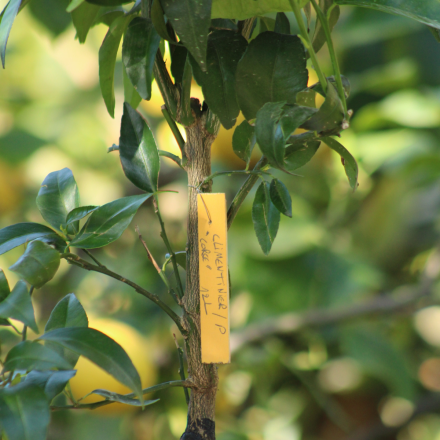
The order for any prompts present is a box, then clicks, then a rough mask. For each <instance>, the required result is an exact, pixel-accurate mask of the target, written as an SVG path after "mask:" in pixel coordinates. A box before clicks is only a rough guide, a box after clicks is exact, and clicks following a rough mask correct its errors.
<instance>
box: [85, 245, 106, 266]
mask: <svg viewBox="0 0 440 440" xmlns="http://www.w3.org/2000/svg"><path fill="white" fill-rule="evenodd" d="M81 250H83V251H84V252H85V253H86V254H87V255H88V256H89V257H90V258H91V259H92V260H93V261H94V262H95V263H96V264H97V265H98V266H99V267H105V266H104V265H103V264H101V263H100V262H99V261H98V259H97V258H95V257H94V256H93V255H92V253H91V252H90V251H89V250H88V249H81Z"/></svg>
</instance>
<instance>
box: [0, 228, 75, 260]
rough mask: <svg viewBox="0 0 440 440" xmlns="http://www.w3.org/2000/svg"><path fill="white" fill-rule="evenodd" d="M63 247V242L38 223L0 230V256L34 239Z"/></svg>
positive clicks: (51, 231) (52, 231)
mask: <svg viewBox="0 0 440 440" xmlns="http://www.w3.org/2000/svg"><path fill="white" fill-rule="evenodd" d="M37 238H38V239H40V240H41V239H44V240H45V242H46V243H51V244H54V245H55V246H57V247H63V246H64V247H65V246H66V243H65V241H64V240H63V239H62V238H61V237H60V236H59V235H58V234H57V233H56V232H55V231H54V230H52V229H50V228H48V227H47V226H44V225H40V224H39V223H17V224H15V225H11V226H7V227H6V228H3V229H0V255H1V254H4V253H5V252H8V251H10V250H11V249H14V248H16V247H17V246H20V245H21V244H24V243H27V242H29V241H32V240H35V239H37Z"/></svg>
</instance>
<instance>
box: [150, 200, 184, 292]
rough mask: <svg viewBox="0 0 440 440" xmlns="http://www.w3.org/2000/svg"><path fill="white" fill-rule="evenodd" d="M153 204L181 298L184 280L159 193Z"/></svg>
mask: <svg viewBox="0 0 440 440" xmlns="http://www.w3.org/2000/svg"><path fill="white" fill-rule="evenodd" d="M153 205H154V211H155V212H156V215H157V218H158V219H159V223H160V228H161V230H162V232H161V234H160V236H161V237H162V240H163V242H164V243H165V246H166V247H167V249H168V253H169V254H170V255H171V262H172V263H173V270H174V275H175V276H176V282H177V294H178V295H179V298H180V299H182V298H183V295H184V292H183V285H182V280H181V279H180V274H179V268H178V267H177V259H176V254H175V253H174V250H173V248H172V247H171V244H170V242H169V240H168V236H167V233H166V230H165V224H164V222H163V220H162V216H161V215H160V209H159V198H158V197H157V194H156V195H155V196H154V198H153Z"/></svg>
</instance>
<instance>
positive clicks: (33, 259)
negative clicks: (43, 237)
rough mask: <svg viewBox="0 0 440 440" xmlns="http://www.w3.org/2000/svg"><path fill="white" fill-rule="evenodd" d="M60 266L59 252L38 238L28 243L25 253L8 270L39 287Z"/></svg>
mask: <svg viewBox="0 0 440 440" xmlns="http://www.w3.org/2000/svg"><path fill="white" fill-rule="evenodd" d="M59 267H60V253H59V252H58V251H56V250H55V249H54V248H53V247H52V246H50V245H48V244H46V243H43V242H42V241H39V240H34V241H32V242H31V243H29V245H28V247H27V248H26V251H25V253H24V254H23V255H22V256H21V257H20V258H19V259H18V260H17V262H16V263H15V264H14V265H12V266H11V267H10V268H9V270H11V271H13V272H15V273H17V274H18V275H19V276H20V278H22V279H24V280H25V281H27V282H28V283H29V284H30V285H32V286H34V287H36V288H39V287H41V286H43V285H44V284H46V283H47V282H48V281H50V280H51V279H52V278H53V277H54V276H55V274H56V272H57V270H58V268H59Z"/></svg>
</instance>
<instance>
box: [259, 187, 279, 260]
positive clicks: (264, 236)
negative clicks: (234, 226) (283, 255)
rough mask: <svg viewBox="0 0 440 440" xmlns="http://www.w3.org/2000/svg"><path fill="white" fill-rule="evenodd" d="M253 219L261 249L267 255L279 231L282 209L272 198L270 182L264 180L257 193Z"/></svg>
mask: <svg viewBox="0 0 440 440" xmlns="http://www.w3.org/2000/svg"><path fill="white" fill-rule="evenodd" d="M252 221H253V223H254V229H255V233H256V235H257V238H258V242H259V243H260V246H261V249H262V250H263V252H264V254H265V255H267V254H268V253H269V252H270V249H271V248H272V243H273V242H274V240H275V237H276V235H277V232H278V226H279V224H280V211H278V209H277V208H276V207H275V205H274V204H273V203H272V201H271V199H270V189H269V183H268V182H262V183H261V185H260V186H259V187H258V189H257V192H256V194H255V199H254V203H253V206H252Z"/></svg>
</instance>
